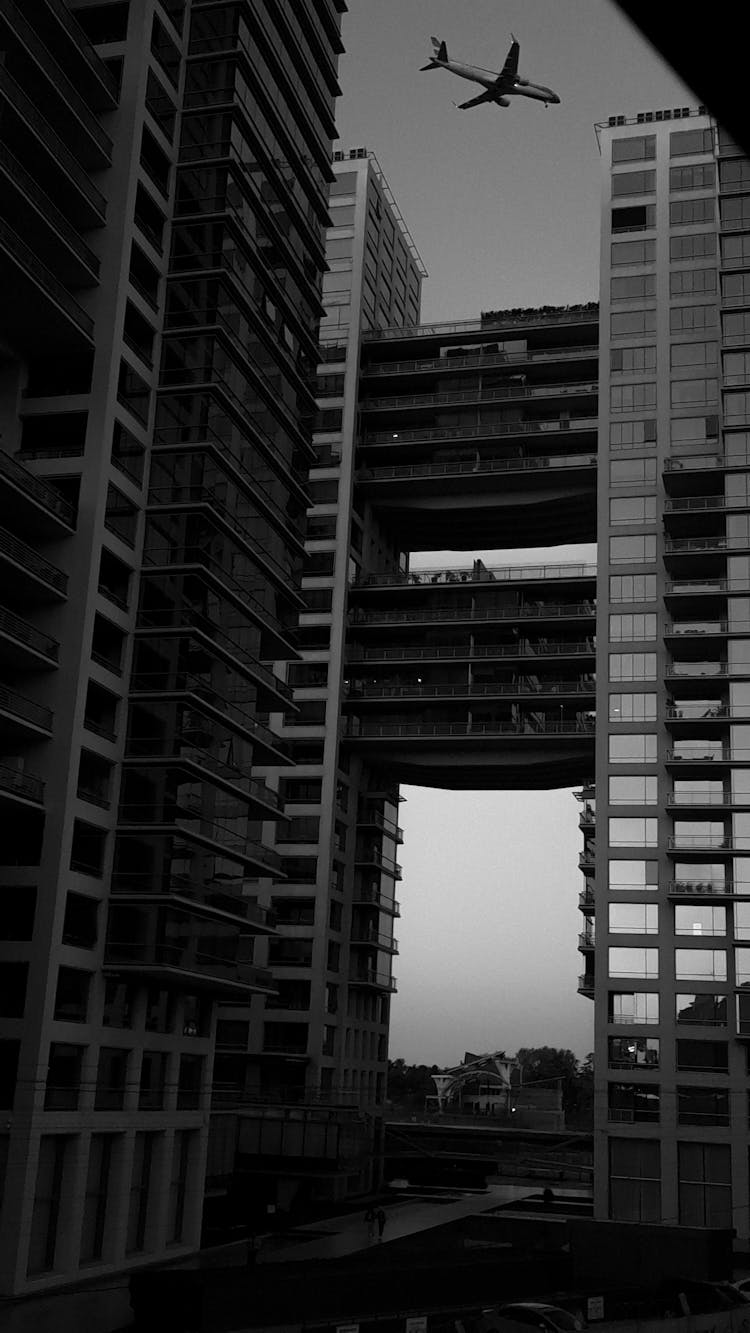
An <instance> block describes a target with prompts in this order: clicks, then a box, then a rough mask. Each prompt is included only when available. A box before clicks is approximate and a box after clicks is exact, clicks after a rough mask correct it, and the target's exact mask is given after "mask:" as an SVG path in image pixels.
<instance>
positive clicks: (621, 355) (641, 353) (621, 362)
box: [609, 347, 656, 375]
mask: <svg viewBox="0 0 750 1333" xmlns="http://www.w3.org/2000/svg"><path fill="white" fill-rule="evenodd" d="M609 368H610V370H611V371H612V372H613V373H617V374H619V373H622V374H623V375H632V374H635V373H636V372H637V371H639V370H656V348H655V347H613V348H611V349H610V353H609Z"/></svg>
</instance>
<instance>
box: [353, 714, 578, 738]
mask: <svg viewBox="0 0 750 1333" xmlns="http://www.w3.org/2000/svg"><path fill="white" fill-rule="evenodd" d="M344 734H345V737H346V739H347V740H355V741H356V740H359V739H367V740H383V741H387V740H400V739H403V738H409V739H413V738H417V737H421V738H423V739H428V738H431V737H434V738H435V739H443V738H445V737H451V738H452V739H458V738H461V737H464V738H465V739H467V740H470V741H473V742H476V741H477V740H481V739H483V738H486V739H493V738H494V737H497V736H503V737H512V736H516V737H520V738H529V739H532V738H534V737H536V738H537V739H538V738H539V737H542V736H543V737H552V736H556V737H571V736H575V737H579V736H580V737H584V736H593V734H594V722H593V719H587V718H577V719H576V720H575V721H567V720H565V719H563V720H562V721H558V720H557V719H550V718H545V719H543V720H541V721H540V720H539V719H538V718H534V717H528V718H526V719H524V720H523V721H519V722H515V721H511V722H504V721H503V722H501V721H498V722H475V721H466V722H449V721H447V720H446V721H445V722H429V723H423V722H361V721H360V720H359V719H358V718H355V717H350V718H347V719H346V726H345V732H344Z"/></svg>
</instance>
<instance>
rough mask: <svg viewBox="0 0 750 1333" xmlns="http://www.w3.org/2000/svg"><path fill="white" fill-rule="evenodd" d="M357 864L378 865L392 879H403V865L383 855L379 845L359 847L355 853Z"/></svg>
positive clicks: (355, 862)
mask: <svg viewBox="0 0 750 1333" xmlns="http://www.w3.org/2000/svg"><path fill="white" fill-rule="evenodd" d="M354 864H355V865H356V866H377V868H378V870H380V871H382V873H383V874H385V875H390V877H391V878H392V879H401V866H400V865H399V864H398V862H397V861H392V860H391V859H390V857H387V856H383V853H382V852H381V851H380V849H379V848H378V847H370V848H362V847H360V848H358V849H357V851H356V852H355V854H354Z"/></svg>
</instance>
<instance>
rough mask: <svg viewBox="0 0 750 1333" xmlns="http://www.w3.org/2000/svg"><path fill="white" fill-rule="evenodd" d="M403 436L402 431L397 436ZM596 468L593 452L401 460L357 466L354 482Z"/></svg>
mask: <svg viewBox="0 0 750 1333" xmlns="http://www.w3.org/2000/svg"><path fill="white" fill-rule="evenodd" d="M400 438H401V439H403V438H404V434H403V433H402V435H401V436H400ZM591 467H596V454H551V455H548V456H546V457H544V458H478V459H469V460H467V461H466V462H465V463H462V462H455V463H405V464H401V465H399V466H398V467H370V468H367V467H366V468H360V469H359V471H358V473H357V481H359V482H363V481H408V480H409V479H410V478H412V477H459V476H460V477H465V476H479V475H480V474H482V473H496V472H503V473H505V472H550V471H555V470H556V469H557V468H591Z"/></svg>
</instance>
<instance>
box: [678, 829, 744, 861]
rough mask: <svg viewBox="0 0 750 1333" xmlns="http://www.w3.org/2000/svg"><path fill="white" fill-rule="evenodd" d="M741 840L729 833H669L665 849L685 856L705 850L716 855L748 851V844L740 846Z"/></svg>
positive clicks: (702, 852)
mask: <svg viewBox="0 0 750 1333" xmlns="http://www.w3.org/2000/svg"><path fill="white" fill-rule="evenodd" d="M743 841H744V840H743V839H742V838H733V837H732V836H731V834H729V833H727V834H720V833H670V834H669V835H668V837H667V851H669V852H676V853H678V854H679V855H686V856H687V855H694V854H696V853H701V854H704V853H705V852H711V853H712V854H716V855H724V854H725V853H727V852H742V851H747V852H750V846H748V847H743V846H742V843H743Z"/></svg>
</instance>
